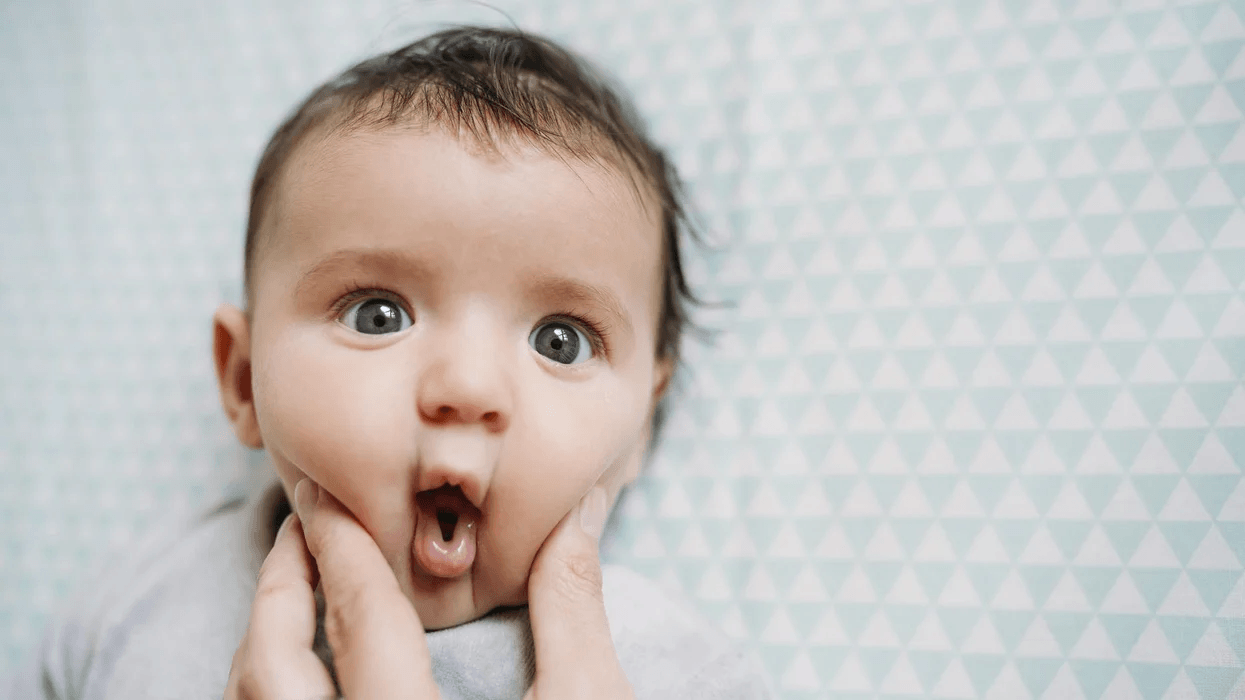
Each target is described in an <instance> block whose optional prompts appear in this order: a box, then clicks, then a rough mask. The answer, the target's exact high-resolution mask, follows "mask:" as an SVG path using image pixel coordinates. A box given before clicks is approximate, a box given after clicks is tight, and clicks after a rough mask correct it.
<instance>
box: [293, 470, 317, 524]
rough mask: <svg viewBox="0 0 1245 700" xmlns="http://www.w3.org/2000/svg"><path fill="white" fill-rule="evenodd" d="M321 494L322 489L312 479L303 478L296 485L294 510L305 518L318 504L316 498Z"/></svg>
mask: <svg viewBox="0 0 1245 700" xmlns="http://www.w3.org/2000/svg"><path fill="white" fill-rule="evenodd" d="M319 495H320V489H319V488H318V487H317V486H316V484H315V482H313V481H312V480H311V479H303V480H302V481H300V482H298V485H297V486H295V487H294V510H296V511H297V512H298V516H299V517H300V518H302V519H304V520H306V519H307V515H308V514H309V513H310V512H311V509H312V508H314V507H315V505H316V499H317V498H318V497H319Z"/></svg>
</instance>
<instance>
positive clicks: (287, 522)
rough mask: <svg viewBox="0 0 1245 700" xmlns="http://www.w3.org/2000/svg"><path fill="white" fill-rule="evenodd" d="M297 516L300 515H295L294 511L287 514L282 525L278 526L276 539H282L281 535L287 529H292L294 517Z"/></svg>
mask: <svg viewBox="0 0 1245 700" xmlns="http://www.w3.org/2000/svg"><path fill="white" fill-rule="evenodd" d="M297 490H298V489H297V488H295V491H297ZM297 517H298V516H297V515H294V514H293V513H290V514H289V515H287V516H285V520H282V521H281V527H279V528H277V537H276V539H281V535H283V534H284V533H285V531H286V530H288V529H290V523H292V522H294V518H297Z"/></svg>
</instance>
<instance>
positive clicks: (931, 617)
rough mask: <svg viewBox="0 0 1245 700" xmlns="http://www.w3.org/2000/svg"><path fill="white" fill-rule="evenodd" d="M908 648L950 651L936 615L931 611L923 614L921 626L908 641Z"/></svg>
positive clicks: (918, 626) (949, 641)
mask: <svg viewBox="0 0 1245 700" xmlns="http://www.w3.org/2000/svg"><path fill="white" fill-rule="evenodd" d="M908 648H909V649H920V650H923V651H951V649H952V648H953V645H952V643H951V640H950V639H949V638H948V637H947V633H946V632H945V631H944V630H943V628H942V623H941V622H940V621H939V620H938V615H937V614H935V613H934V612H932V611H931V612H927V613H926V614H925V618H924V619H922V620H921V624H919V625H917V628H916V631H915V632H913V633H912V639H910V640H908Z"/></svg>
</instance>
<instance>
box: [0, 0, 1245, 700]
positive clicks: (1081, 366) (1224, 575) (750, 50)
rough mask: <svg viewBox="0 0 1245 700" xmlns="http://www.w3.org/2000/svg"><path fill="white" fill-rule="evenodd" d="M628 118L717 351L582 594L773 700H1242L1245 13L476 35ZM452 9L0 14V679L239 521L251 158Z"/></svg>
mask: <svg viewBox="0 0 1245 700" xmlns="http://www.w3.org/2000/svg"><path fill="white" fill-rule="evenodd" d="M495 4H496V5H497V6H499V7H502V8H504V9H505V10H506V11H507V12H509V13H510V15H511V16H512V17H513V18H514V20H515V21H517V22H518V23H519V24H520V25H522V26H523V27H525V28H529V29H533V30H538V31H543V32H548V33H550V34H551V35H553V36H555V37H557V38H560V39H562V40H565V41H567V42H568V43H569V44H570V45H572V46H574V47H576V48H578V49H580V50H581V51H583V52H584V53H586V54H588V55H590V56H592V57H593V58H595V59H596V60H597V61H599V62H600V63H601V64H603V65H604V66H606V67H607V68H608V69H609V70H611V71H613V72H614V73H615V74H616V75H617V76H619V77H620V78H621V80H622V81H623V82H624V83H625V84H626V85H627V86H628V87H629V88H630V89H631V90H632V91H634V93H635V94H636V97H637V100H638V102H639V105H640V107H641V111H642V112H644V114H645V115H646V116H647V117H649V119H650V121H651V124H652V126H653V128H654V131H655V134H656V136H657V138H658V139H659V141H661V142H662V143H664V144H665V145H667V146H668V147H669V148H670V149H671V151H672V153H673V155H674V157H675V160H676V161H677V163H678V165H679V166H680V168H681V169H682V172H683V174H684V176H685V177H686V179H687V180H688V181H689V183H690V185H691V189H692V191H693V192H694V194H695V197H696V200H697V203H698V206H699V208H700V210H701V212H702V213H703V217H704V221H705V224H706V229H707V230H708V232H709V237H710V238H711V239H712V240H713V241H714V242H716V243H717V244H719V245H720V249H718V250H716V251H707V252H702V253H696V254H695V255H694V256H693V258H692V260H691V263H690V266H691V270H692V274H693V277H694V279H695V280H696V281H697V282H698V283H699V284H700V286H701V289H702V290H704V291H705V292H706V296H708V297H710V298H717V299H729V300H732V301H734V302H735V306H734V308H733V310H729V311H718V312H715V313H713V314H710V315H708V316H706V320H707V321H709V323H710V324H711V325H716V326H719V327H722V328H724V329H725V333H724V334H723V335H722V336H721V337H720V338H719V340H718V342H717V345H716V346H715V347H713V348H705V347H701V346H696V345H692V346H690V347H689V349H688V356H689V360H688V364H689V366H690V370H691V371H690V373H689V374H688V380H687V382H686V389H685V395H684V399H683V401H682V402H681V403H680V404H679V406H678V408H677V410H676V411H675V412H674V414H673V416H672V418H671V420H670V422H669V424H668V429H667V432H666V438H665V442H664V444H663V445H662V447H661V450H660V452H659V453H658V454H657V455H656V457H655V459H654V462H653V464H652V466H651V469H650V470H649V472H648V473H647V474H646V475H645V477H644V478H643V480H642V482H641V483H640V484H639V485H638V486H637V487H636V488H635V489H633V492H632V493H631V494H630V495H629V496H628V498H627V500H626V501H625V502H624V503H623V505H622V507H621V509H620V513H619V515H618V518H617V526H618V528H617V531H616V532H615V533H614V535H613V536H612V538H611V539H610V540H609V542H608V543H607V546H606V552H607V555H608V556H609V557H610V558H612V559H614V560H616V561H621V562H624V563H626V564H629V565H631V566H633V567H634V568H636V569H638V570H640V571H641V572H644V573H646V574H648V575H650V576H652V577H653V578H656V579H659V580H662V581H665V582H666V583H668V584H670V585H671V586H674V587H676V588H679V589H681V590H683V591H685V592H686V593H687V594H688V595H690V596H692V597H693V598H694V599H695V600H696V601H697V602H698V603H699V605H700V606H701V607H702V609H703V610H704V611H705V612H706V613H708V614H709V615H711V616H712V617H713V618H714V619H716V620H717V621H719V622H720V623H721V625H722V626H723V627H724V628H725V629H726V630H727V631H728V632H730V633H731V634H733V635H735V636H738V637H740V638H742V639H746V640H748V641H749V643H751V644H752V645H753V647H754V648H755V650H756V652H757V654H758V656H759V657H760V658H761V660H762V661H763V663H764V666H765V668H766V669H767V670H768V672H769V673H770V674H771V675H772V678H773V681H774V685H775V687H776V688H778V689H779V690H780V691H781V695H782V696H784V697H792V698H797V697H831V696H833V697H835V698H852V697H911V696H925V695H928V696H932V697H999V698H1009V699H1021V698H1030V697H1033V698H1037V697H1048V698H1079V697H1086V698H1097V697H1110V698H1147V699H1151V698H1163V697H1170V698H1206V699H1208V700H1209V699H1212V698H1213V699H1222V698H1227V697H1233V698H1245V676H1243V675H1242V661H1243V660H1245V578H1243V576H1242V572H1243V570H1245V481H1243V480H1242V473H1243V472H1242V470H1243V469H1245V389H1243V388H1242V372H1243V371H1245V293H1243V292H1242V289H1243V285H1245V209H1243V207H1242V197H1243V196H1245V126H1243V120H1242V111H1243V110H1245V4H1242V3H1241V2H1240V1H1239V0H1231V1H1218V0H1214V1H1205V2H1187V3H1185V2H1181V3H1174V4H1172V3H1163V2H1151V1H1145V2H1142V1H1138V2H1124V1H1120V2H1111V1H1108V0H1015V1H1012V2H999V1H997V0H955V1H944V0H936V1H930V2H898V1H895V2H891V1H889V0H879V1H873V0H870V1H851V2H848V1H838V0H820V1H818V0H776V1H773V2H770V1H763V0H729V1H724V2H714V3H703V2H687V1H681V2H669V1H667V0H660V1H658V0H641V1H640V2H621V1H619V2H590V3H589V2H584V3H576V2H571V1H569V0H568V1H564V2H531V3H520V2H498V3H495ZM464 20H466V21H485V22H489V23H494V24H496V23H498V22H501V21H504V20H503V19H502V18H501V17H500V16H499V14H498V13H497V12H495V11H492V10H489V9H486V8H481V7H478V6H474V5H466V4H452V3H434V4H430V3H420V2H410V3H402V4H393V3H386V2H383V1H382V0H367V1H365V2H350V3H346V2H339V3H330V2H320V1H316V2H295V1H294V0H261V1H259V2H241V1H231V2H220V3H190V2H177V3H169V2H159V1H156V0H132V1H129V2H126V1H124V0H111V1H108V2H91V1H82V2H68V1H66V0H59V1H44V2H37V3H35V2H30V3H24V2H9V3H3V4H0V66H3V68H2V69H0V154H2V155H0V185H2V186H0V339H2V342H0V570H2V571H3V572H4V575H3V577H0V630H4V634H3V637H0V673H3V672H5V671H6V670H7V669H9V668H12V666H13V665H14V664H16V663H18V662H19V661H20V660H21V659H22V658H23V657H24V655H25V654H26V653H27V652H28V650H29V649H30V647H31V645H33V644H34V643H35V642H36V640H37V638H38V634H39V632H40V629H41V626H42V625H43V624H44V622H45V621H46V619H47V617H48V615H49V614H50V613H51V611H52V610H53V609H54V608H55V607H56V605H57V604H58V602H60V601H62V600H63V599H64V597H65V596H66V595H67V593H68V592H69V591H70V590H72V588H73V587H75V586H78V585H89V576H88V574H87V573H86V572H88V571H90V567H93V566H99V565H101V564H102V563H103V557H104V555H105V552H106V551H107V550H108V548H109V547H115V546H119V545H122V544H124V543H125V542H127V541H130V540H131V539H132V538H133V537H135V536H136V535H137V534H139V533H142V532H143V531H145V530H147V529H148V528H152V527H156V526H158V524H159V523H160V522H161V521H162V520H163V519H165V518H168V517H171V516H175V515H184V514H186V513H188V512H189V511H190V510H192V509H194V508H197V507H201V506H204V505H207V504H208V503H210V502H212V501H215V500H217V499H219V498H220V497H221V496H222V494H224V493H226V492H228V491H230V490H235V489H237V488H240V487H241V486H242V485H243V484H245V483H246V482H247V481H248V479H249V478H252V475H253V474H254V472H255V471H256V467H257V466H258V465H259V464H260V463H259V462H258V461H257V460H256V459H254V456H250V455H247V454H245V453H244V452H243V451H242V450H241V449H240V448H238V447H236V446H235V444H234V441H233V438H232V437H231V434H230V433H229V431H228V429H227V427H226V424H225V422H224V420H223V419H222V418H221V416H220V410H219V407H218V403H217V398H216V393H215V389H214V382H213V378H212V376H211V369H210V363H209V350H208V348H209V342H210V334H209V330H210V321H209V319H210V314H211V312H212V310H213V308H214V307H215V305H216V304H217V303H219V302H220V301H222V300H232V301H237V300H238V299H239V288H240V267H241V241H242V239H241V231H242V228H243V213H244V209H245V201H246V200H245V193H246V186H247V180H248V178H249V176H250V172H251V168H252V167H253V164H254V161H255V158H256V157H257V154H258V152H259V149H260V147H261V146H262V144H263V142H264V140H265V139H266V137H267V135H268V133H269V132H270V130H271V129H272V128H273V127H274V126H275V124H276V122H277V120H278V119H279V117H280V116H281V115H282V114H283V113H284V111H285V110H286V109H287V108H288V107H289V106H291V105H292V104H293V103H294V101H295V100H296V99H298V98H300V97H301V96H302V95H303V94H304V93H305V92H306V91H307V90H308V89H309V88H311V87H312V86H313V85H314V84H315V83H317V82H318V81H320V80H322V79H324V78H325V77H327V76H328V75H330V74H331V73H332V72H334V71H337V70H340V69H341V68H342V67H344V66H345V65H346V64H347V63H348V62H350V61H352V60H355V59H357V58H360V57H362V56H363V55H365V54H367V53H369V52H372V51H375V50H377V49H380V48H384V47H389V46H394V45H397V43H398V42H400V41H402V40H405V39H409V38H411V37H413V36H415V35H416V34H419V33H422V32H425V31H428V30H430V29H433V28H436V27H437V26H438V25H439V23H441V22H446V21H464Z"/></svg>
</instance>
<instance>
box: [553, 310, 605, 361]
mask: <svg viewBox="0 0 1245 700" xmlns="http://www.w3.org/2000/svg"><path fill="white" fill-rule="evenodd" d="M551 321H563V322H566V323H571V324H574V325H576V326H579V327H580V328H581V329H583V330H585V331H587V335H588V342H590V343H592V349H593V350H595V351H597V352H599V353H601V354H602V355H603V356H605V357H609V354H610V347H611V346H610V326H609V324H608V323H605V322H603V321H601V320H599V319H595V318H592V317H590V316H589V315H588V314H580V315H576V314H565V313H564V314H553V315H552V316H549V317H547V318H545V319H544V320H542V321H541V322H540V324H545V323H549V322H551Z"/></svg>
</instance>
